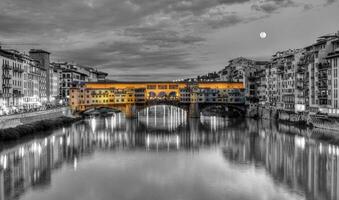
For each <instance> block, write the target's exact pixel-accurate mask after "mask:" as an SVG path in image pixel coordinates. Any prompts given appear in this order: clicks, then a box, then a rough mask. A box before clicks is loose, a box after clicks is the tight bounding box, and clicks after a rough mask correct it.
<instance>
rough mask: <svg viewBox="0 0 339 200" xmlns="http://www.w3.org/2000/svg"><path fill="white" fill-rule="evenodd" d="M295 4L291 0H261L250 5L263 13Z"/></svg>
mask: <svg viewBox="0 0 339 200" xmlns="http://www.w3.org/2000/svg"><path fill="white" fill-rule="evenodd" d="M295 5H296V4H295V3H294V2H293V1H292V0H263V1H260V2H258V3H257V4H254V5H252V9H253V10H256V11H262V12H265V13H273V12H275V11H277V10H278V9H280V8H286V7H290V6H295Z"/></svg>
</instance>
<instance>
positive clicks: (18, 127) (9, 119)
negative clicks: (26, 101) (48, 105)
mask: <svg viewBox="0 0 339 200" xmlns="http://www.w3.org/2000/svg"><path fill="white" fill-rule="evenodd" d="M79 119H80V118H79V117H74V116H72V115H71V112H70V111H69V109H68V108H66V107H64V108H57V109H53V110H46V111H38V112H32V113H24V114H16V115H10V116H1V117H0V140H2V141H8V140H17V139H21V138H24V137H28V136H34V134H37V133H42V132H44V131H48V130H52V129H55V128H58V127H61V126H64V125H69V124H72V123H74V122H76V121H78V120H79Z"/></svg>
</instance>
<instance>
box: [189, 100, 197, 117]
mask: <svg viewBox="0 0 339 200" xmlns="http://www.w3.org/2000/svg"><path fill="white" fill-rule="evenodd" d="M188 117H189V118H200V109H199V103H191V104H190V105H189V108H188Z"/></svg>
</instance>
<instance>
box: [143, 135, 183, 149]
mask: <svg viewBox="0 0 339 200" xmlns="http://www.w3.org/2000/svg"><path fill="white" fill-rule="evenodd" d="M145 139H146V148H147V149H149V148H150V147H151V146H153V147H155V148H156V149H158V148H159V147H160V148H164V147H166V148H167V149H168V150H169V149H170V146H172V147H175V148H176V149H179V147H180V137H179V135H149V134H148V135H147V136H146V138H145Z"/></svg>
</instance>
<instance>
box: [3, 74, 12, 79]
mask: <svg viewBox="0 0 339 200" xmlns="http://www.w3.org/2000/svg"><path fill="white" fill-rule="evenodd" d="M2 77H3V78H4V79H11V78H12V75H10V74H3V75H2Z"/></svg>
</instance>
